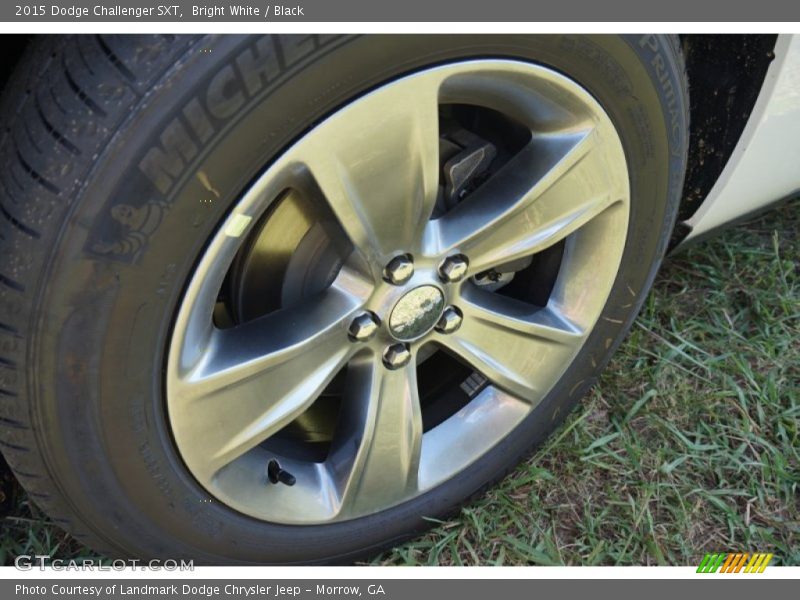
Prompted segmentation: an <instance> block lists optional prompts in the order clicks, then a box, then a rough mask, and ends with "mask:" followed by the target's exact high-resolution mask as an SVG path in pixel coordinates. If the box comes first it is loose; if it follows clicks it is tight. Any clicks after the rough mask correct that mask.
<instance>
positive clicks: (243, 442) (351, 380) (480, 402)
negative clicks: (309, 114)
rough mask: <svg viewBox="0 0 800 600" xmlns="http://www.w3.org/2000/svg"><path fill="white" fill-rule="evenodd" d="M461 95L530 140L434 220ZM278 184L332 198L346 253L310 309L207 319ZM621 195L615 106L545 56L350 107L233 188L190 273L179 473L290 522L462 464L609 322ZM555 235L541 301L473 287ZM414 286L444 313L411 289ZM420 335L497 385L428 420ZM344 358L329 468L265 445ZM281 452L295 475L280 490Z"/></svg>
mask: <svg viewBox="0 0 800 600" xmlns="http://www.w3.org/2000/svg"><path fill="white" fill-rule="evenodd" d="M456 102H464V103H470V104H474V105H478V106H486V107H489V108H492V109H495V110H500V111H502V112H503V113H505V114H509V115H511V116H513V117H514V118H515V119H516V120H517V121H518V122H520V123H523V124H524V125H525V126H526V127H528V128H529V129H530V131H531V138H530V141H529V142H528V143H527V144H526V145H525V146H524V147H523V148H522V149H521V150H520V151H519V152H518V153H517V154H516V155H515V156H514V157H512V158H511V159H510V161H509V162H508V163H507V164H506V165H504V166H503V167H502V168H501V169H500V170H499V171H498V172H497V173H496V174H494V175H493V176H492V177H491V178H490V179H489V180H488V181H486V182H485V183H483V184H482V185H481V186H480V187H478V188H477V189H476V190H475V192H474V193H473V194H472V195H471V196H469V197H468V198H467V199H465V200H464V201H463V202H462V203H460V204H458V205H456V206H455V208H453V209H452V210H451V211H449V212H447V213H446V214H444V215H443V216H441V217H439V218H436V219H431V215H432V213H433V209H434V203H435V201H436V197H437V186H438V182H439V149H438V143H439V141H438V135H439V133H438V131H439V130H438V127H439V123H438V112H437V111H438V108H439V106H440V105H441V104H447V103H456ZM288 188H303V189H313V190H314V191H315V193H317V194H319V195H320V196H321V197H322V198H324V200H325V202H326V205H327V207H326V209H327V210H330V213H331V215H332V216H333V219H334V220H335V222H336V224H337V226H338V227H340V228H341V229H342V231H343V232H344V235H345V236H346V238H347V241H348V243H349V244H350V246H349V247H350V252H349V254H348V257H347V260H345V261H344V262H343V264H342V265H341V266H340V267H339V268H338V269H337V271H336V273H335V276H334V277H333V279H332V281H330V282H329V285H327V286H326V287H325V289H324V290H321V291H320V292H319V293H318V294H317V296H315V298H314V301H313V302H308V303H303V304H301V305H298V306H294V307H287V308H285V309H284V310H281V311H278V312H276V313H274V314H268V315H265V316H263V317H260V318H257V319H254V320H252V321H250V322H247V323H244V324H242V325H239V326H235V327H231V328H225V329H223V328H220V327H217V326H216V325H215V323H214V319H213V314H214V308H215V302H216V300H217V296H218V293H219V290H220V288H221V286H222V285H223V281H224V280H225V276H226V273H227V272H228V269H229V267H230V265H231V264H232V262H233V261H234V258H235V256H236V254H237V252H238V251H239V249H240V247H241V245H242V241H243V240H244V239H245V237H246V236H247V235H248V232H249V231H250V230H251V229H252V228H253V226H254V225H255V223H257V222H258V220H259V219H260V218H261V217H262V216H263V215H264V214H265V213H266V212H267V211H268V210H269V208H270V206H271V205H272V204H273V203H274V202H275V201H276V199H277V198H279V197H280V195H281V194H282V193H283V192H284V191H285V190H286V189H288ZM629 193H630V192H629V184H628V170H627V163H626V159H625V154H624V151H623V148H622V144H621V141H620V139H619V136H618V134H617V132H616V129H615V128H614V125H613V123H612V122H611V120H610V118H609V116H608V115H607V114H606V112H605V111H604V110H603V108H602V107H601V106H600V104H599V103H598V102H597V101H596V100H595V99H594V98H593V97H592V96H591V95H590V94H589V93H588V92H587V91H586V90H584V89H583V88H582V87H581V86H580V85H578V84H577V83H576V82H574V81H572V80H571V79H569V78H567V77H565V76H563V75H561V74H559V73H557V72H555V71H553V70H551V69H548V68H545V67H542V66H538V65H533V64H529V63H523V62H519V61H513V60H468V61H462V62H458V63H453V64H450V65H445V66H439V67H435V68H431V69H427V70H424V71H420V72H418V73H415V74H412V75H408V76H406V77H403V78H401V79H398V80H396V81H394V82H391V83H388V84H386V85H384V86H382V87H379V88H378V89H376V90H375V91H373V92H371V93H369V94H367V95H365V96H363V97H361V98H359V99H356V100H354V101H353V102H351V103H350V104H348V105H347V106H345V107H343V108H341V109H340V110H338V111H337V112H335V113H334V114H333V115H331V116H330V117H329V118H328V119H326V120H325V121H323V122H322V123H320V124H319V125H317V126H316V127H315V128H314V129H312V130H311V131H310V132H309V133H307V134H306V135H305V136H304V137H303V138H301V139H300V140H299V141H298V142H296V143H295V144H294V145H293V146H292V147H291V148H289V149H288V150H287V151H286V152H285V153H284V154H283V155H282V156H281V157H279V158H278V159H277V160H276V161H275V163H273V164H272V165H271V166H270V167H269V168H268V169H267V170H266V171H265V172H264V173H263V175H262V176H261V177H259V178H258V179H257V181H256V182H255V183H254V184H253V185H252V186H251V187H250V189H248V190H247V191H246V192H245V193H244V194H243V196H242V197H241V200H240V201H239V202H238V203H237V205H236V206H235V207H234V209H233V211H232V212H231V214H230V215H229V216H228V217H227V219H226V220H225V221H224V222H223V223H222V224H221V227H220V228H219V230H218V232H217V233H216V234H215V235H214V237H213V238H212V239H211V240H210V242H209V244H208V246H207V248H206V250H205V251H204V254H203V255H202V257H201V258H200V260H199V263H198V266H197V267H196V269H195V272H194V274H193V275H192V277H191V279H190V281H189V285H188V287H187V290H186V292H185V295H184V298H183V300H182V302H181V305H180V307H179V309H178V314H177V318H176V321H175V325H174V329H173V332H172V336H171V341H170V345H169V351H168V359H167V369H166V402H167V412H168V418H169V423H170V426H171V429H172V432H173V436H174V439H175V443H176V446H177V450H178V452H179V453H180V455H181V457H182V459H183V461H184V463H185V464H186V466H187V468H188V469H189V471H190V472H191V473H192V474H193V476H194V477H195V478H196V479H197V481H198V482H199V483H200V484H201V485H202V486H203V487H204V488H205V489H206V490H207V491H208V493H209V494H210V495H211V496H212V497H214V498H215V499H216V500H218V501H220V502H222V503H224V504H226V505H228V506H230V507H232V508H234V509H236V510H238V511H240V512H242V513H245V514H248V515H250V516H253V517H255V518H258V519H262V520H266V521H269V522H275V523H285V524H320V523H328V522H334V521H342V520H348V519H352V518H357V517H360V516H365V515H368V514H373V513H375V512H379V511H381V510H384V509H387V508H390V507H392V506H396V505H398V504H400V503H402V502H404V501H407V500H410V499H412V498H414V497H416V496H418V495H420V494H423V493H425V492H427V491H430V490H432V489H433V488H435V487H436V486H438V485H439V484H441V483H443V482H444V481H446V480H447V479H449V478H451V477H453V476H454V475H456V474H458V473H460V472H462V471H463V470H464V469H466V468H468V467H469V466H470V465H472V464H473V463H475V461H477V460H479V459H480V458H481V457H482V456H484V455H485V454H486V453H487V452H488V451H489V450H490V449H491V448H492V447H494V446H495V445H496V444H497V443H498V442H499V441H500V440H501V439H503V438H504V437H505V436H506V435H508V434H509V433H510V432H511V431H512V430H513V429H514V428H515V427H516V426H517V425H518V424H519V423H520V422H521V421H522V420H523V419H524V418H525V417H526V416H527V415H529V414H530V413H531V411H532V410H533V409H534V408H535V407H536V406H537V405H538V404H539V402H541V400H542V399H543V398H544V397H545V395H546V394H547V392H548V391H549V390H550V389H551V388H552V387H553V385H555V383H556V382H557V381H558V380H559V378H560V377H561V375H562V374H563V373H564V371H565V370H566V369H567V367H568V366H569V364H570V363H571V362H572V361H573V359H574V358H575V356H576V355H577V353H578V351H579V350H580V348H581V347H582V346H583V343H584V342H585V340H586V338H587V336H588V335H589V333H590V332H591V330H592V328H593V327H594V324H595V323H596V321H597V320H598V319H599V318H600V314H601V311H602V309H603V306H604V305H605V303H606V300H607V298H608V295H609V293H610V291H611V288H612V285H613V282H614V280H615V278H616V274H617V271H618V268H619V263H620V260H621V257H622V252H623V248H624V244H625V239H626V234H627V226H628V214H629V206H630V198H629ZM557 243H563V244H564V252H563V257H562V260H561V264H560V267H559V270H558V275H557V278H556V281H555V285H554V287H553V290H552V292H551V294H550V297H549V300H548V302H547V305H546V306H544V307H538V308H536V309H533V308H531V307H530V306H528V305H526V304H525V303H522V302H519V301H516V300H514V299H512V298H507V297H504V296H501V295H498V294H495V293H491V292H487V291H486V290H484V289H481V288H480V287H479V286H476V285H474V283H473V276H475V275H477V274H479V273H482V272H486V271H487V270H489V269H491V268H493V267H497V266H498V265H503V264H509V263H512V262H513V261H515V260H518V259H521V258H524V257H528V256H531V255H534V254H536V253H537V252H541V251H544V250H546V249H547V248H550V247H551V246H553V245H554V244H557ZM408 263H410V267H409V264H408ZM420 290H421V291H424V292H426V293H427V301H428V302H429V303H430V302H433V303H434V304H436V306H435V307H432V306H430V305H429V304H425V302H426V300H425V299H419V302H417V300H418V299H417V298H412V297H411V296H412V295H414V294H415V293H416V294H417V295H424V294H422V292H420ZM432 290H435V293H434V292H433V291H432ZM437 294H439V295H440V296H441V302H434V300H432V298H434V299H435V297H436V295H437ZM398 307H401V309H402V308H405V309H406V313H408V314H405V315H403V318H402V319H399V320H398V322H400V321H402V323H403V324H404V326H408V327H411V328H412V329H413V327H414V323H415V320H419V321H420V322H421V323H420V324H419V327H417V328H416V329H414V330H413V331H410V332H409V333H408V334H406V333H405V330H404V329H403V328H402V327H400V326H399V325H397V324H395V325H394V326H392V325H391V323H392V316H393V314H394V311H396V310H397V309H398ZM415 311H416V312H415ZM434 317H435V318H434ZM423 321H424V322H423ZM408 323H411V325H408ZM430 345H435V346H436V347H437V348H440V349H442V350H443V351H446V352H448V353H450V354H452V355H453V356H457V357H458V358H459V359H460V360H462V361H463V362H465V363H466V364H468V365H470V366H471V368H473V369H474V370H475V371H476V372H478V373H480V374H481V376H482V377H484V378H485V379H486V380H488V385H486V386H484V387H483V388H482V389H481V390H480V392H479V393H477V394H476V395H475V396H474V397H473V398H472V399H471V400H470V401H469V402H468V403H467V404H466V405H465V406H463V408H461V409H460V410H459V411H458V412H456V413H455V414H453V415H452V416H450V417H449V418H447V419H446V420H445V421H443V422H442V423H440V424H438V425H436V426H435V427H433V428H432V429H430V430H428V431H424V429H423V425H422V415H421V410H420V404H419V397H418V392H417V361H418V360H422V358H423V354H424V349H425V348H427V347H429V346H430ZM345 367H346V368H347V375H346V384H345V393H344V398H345V401H344V405H343V408H342V412H341V414H340V415H339V421H338V423H337V435H336V438H335V439H334V440H333V441H332V443H331V447H330V451H329V453H328V454H327V456H326V458H325V460H324V461H322V462H316V461H304V460H299V459H296V458H292V457H286V456H280V455H278V454H276V453H275V452H274V451H271V450H270V449H269V448H266V447H265V445H264V444H265V442H266V441H268V440H269V439H270V438H271V437H272V436H274V435H275V434H276V433H277V432H279V431H280V430H281V429H282V428H283V427H285V426H286V425H287V424H289V423H290V422H291V421H292V420H293V419H295V418H297V417H298V416H299V415H301V414H302V413H303V412H304V411H305V410H307V409H308V408H309V406H310V405H311V404H312V403H313V402H314V401H315V399H316V398H317V397H318V396H319V394H320V393H321V392H322V391H323V390H324V389H325V387H326V386H327V385H328V384H329V383H330V382H331V380H332V379H333V378H334V376H335V375H336V374H337V373H339V372H340V371H341V370H342V369H343V368H345ZM278 463H279V464H280V468H281V469H283V470H284V471H285V472H286V473H291V477H292V479H293V485H280V484H275V483H273V482H272V481H273V480H276V477H275V476H271V472H270V469H272V470H273V473H272V475H274V469H275V468H277V467H276V465H277V464H278Z"/></svg>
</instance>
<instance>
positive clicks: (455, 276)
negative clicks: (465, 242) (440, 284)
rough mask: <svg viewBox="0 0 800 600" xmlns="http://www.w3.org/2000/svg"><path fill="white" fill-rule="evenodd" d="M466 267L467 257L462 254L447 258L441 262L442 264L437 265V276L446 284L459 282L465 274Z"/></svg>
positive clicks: (467, 263)
mask: <svg viewBox="0 0 800 600" xmlns="http://www.w3.org/2000/svg"><path fill="white" fill-rule="evenodd" d="M468 265H469V262H468V261H467V257H466V256H464V255H463V254H455V255H453V256H448V257H447V258H445V259H444V260H443V261H442V264H440V265H439V276H440V277H441V278H442V281H445V282H447V283H455V282H456V281H461V280H462V279H464V276H465V275H466V274H467V266H468Z"/></svg>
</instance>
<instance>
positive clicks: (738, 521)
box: [0, 202, 800, 565]
mask: <svg viewBox="0 0 800 600" xmlns="http://www.w3.org/2000/svg"><path fill="white" fill-rule="evenodd" d="M799 209H800V203H798V202H793V203H791V204H788V205H785V206H784V207H783V208H781V209H779V210H776V211H772V212H770V213H768V214H767V215H765V216H764V217H762V218H760V219H757V220H755V221H752V222H750V223H748V224H746V225H743V226H741V227H738V228H736V229H733V230H730V231H728V232H727V233H725V234H723V235H722V236H720V237H718V238H715V239H713V240H710V241H708V242H705V243H702V244H700V245H697V246H695V247H693V248H691V249H689V250H687V251H686V252H684V253H682V254H679V255H677V256H675V257H673V258H671V259H670V260H669V261H668V262H667V263H665V265H664V267H663V269H662V271H661V273H660V275H659V277H658V279H657V281H656V284H655V287H654V290H653V292H652V293H651V295H650V297H649V299H648V301H647V302H646V304H645V307H644V309H643V311H642V314H641V316H640V317H639V319H638V320H637V321H636V323H635V324H634V327H633V329H632V331H631V333H630V335H629V336H628V338H627V341H626V342H625V343H624V344H623V346H622V347H621V348H620V350H619V351H618V353H617V354H616V356H615V358H614V359H613V361H612V362H611V364H610V365H609V367H608V369H607V370H606V372H605V375H604V376H603V378H602V379H601V382H600V384H599V385H598V386H597V387H596V388H595V390H594V391H593V392H592V393H591V394H590V395H589V396H588V397H587V398H586V399H585V400H584V402H583V406H582V407H581V408H580V409H579V410H577V411H576V412H575V413H573V414H572V415H571V417H570V418H569V419H568V420H567V422H566V423H565V424H564V425H563V426H562V427H561V428H560V429H559V430H558V431H557V432H556V433H555V434H554V435H553V436H552V437H551V438H550V439H549V441H548V442H547V443H546V445H545V446H544V447H543V448H542V449H541V450H540V451H538V452H537V453H536V454H535V455H534V456H533V457H531V459H530V460H529V461H527V462H526V463H525V464H523V465H521V466H519V467H518V468H517V469H516V471H515V472H514V473H513V474H511V475H510V476H509V477H508V478H507V479H505V480H504V481H503V482H502V483H501V484H500V485H498V486H496V487H495V488H493V489H491V490H490V491H488V492H487V493H486V494H485V495H484V497H483V498H482V499H480V500H478V501H477V502H475V503H473V504H471V505H470V506H468V507H466V508H464V509H463V510H462V511H461V513H460V514H459V515H457V516H456V517H454V518H453V519H451V520H448V521H446V522H441V523H439V524H437V526H436V527H435V528H434V529H433V530H431V531H430V532H429V533H428V534H426V535H424V536H423V537H421V538H419V539H417V540H414V541H412V542H410V543H407V544H405V545H404V546H401V547H399V548H396V549H394V550H392V551H391V552H387V553H385V554H383V555H382V556H380V557H377V558H376V559H375V560H374V561H373V564H384V565H418V564H423V565H474V564H480V565H490V564H491V565H493V564H510V565H528V564H573V565H654V564H663V565H682V564H698V563H699V561H700V560H701V558H702V556H703V554H704V553H706V552H712V551H729V550H730V551H734V550H747V551H762V552H773V553H775V555H776V558H775V559H773V563H772V564H792V565H800V494H799V493H798V491H799V490H798V484H799V483H800V433H799V432H798V422H800V393H799V391H800V278H798V275H799V274H798V265H799V264H800V240H798V232H800V210H799ZM23 553H24V554H34V553H38V554H50V555H51V556H54V557H55V556H58V557H62V558H68V557H74V556H86V555H91V551H89V550H87V549H85V548H82V547H81V546H80V545H79V544H78V543H77V542H75V541H74V540H72V539H71V538H69V536H67V535H66V534H64V533H63V532H61V531H60V530H59V529H58V528H57V527H55V526H54V525H52V524H51V523H50V522H49V520H48V519H47V517H46V516H44V515H43V514H41V513H40V512H39V511H38V510H36V509H35V508H33V507H31V505H30V504H29V503H28V502H27V500H26V499H25V498H24V496H22V497H21V498H20V500H19V502H18V505H17V508H16V510H15V511H14V512H13V514H12V515H11V516H9V517H7V518H6V519H5V521H4V522H3V523H2V532H0V563H3V562H5V563H8V562H9V561H11V560H12V559H13V557H14V556H16V555H17V554H23Z"/></svg>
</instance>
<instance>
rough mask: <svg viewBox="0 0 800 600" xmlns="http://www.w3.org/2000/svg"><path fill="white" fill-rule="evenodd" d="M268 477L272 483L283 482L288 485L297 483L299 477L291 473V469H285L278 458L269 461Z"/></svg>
mask: <svg viewBox="0 0 800 600" xmlns="http://www.w3.org/2000/svg"><path fill="white" fill-rule="evenodd" d="M267 479H269V482H270V483H282V484H284V485H288V486H293V485H294V484H295V483H297V478H296V477H295V476H294V475H292V474H291V473H289V471H284V470H283V469H282V468H281V465H280V463H279V462H278V461H277V460H271V461H269V464H268V465H267Z"/></svg>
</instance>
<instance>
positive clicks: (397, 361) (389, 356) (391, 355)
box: [383, 344, 411, 369]
mask: <svg viewBox="0 0 800 600" xmlns="http://www.w3.org/2000/svg"><path fill="white" fill-rule="evenodd" d="M410 360H411V350H409V348H408V344H392V345H391V346H389V347H388V348H386V350H384V351H383V364H384V365H386V368H387V369H400V368H402V367H405V366H406V365H407V364H408V361H410Z"/></svg>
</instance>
